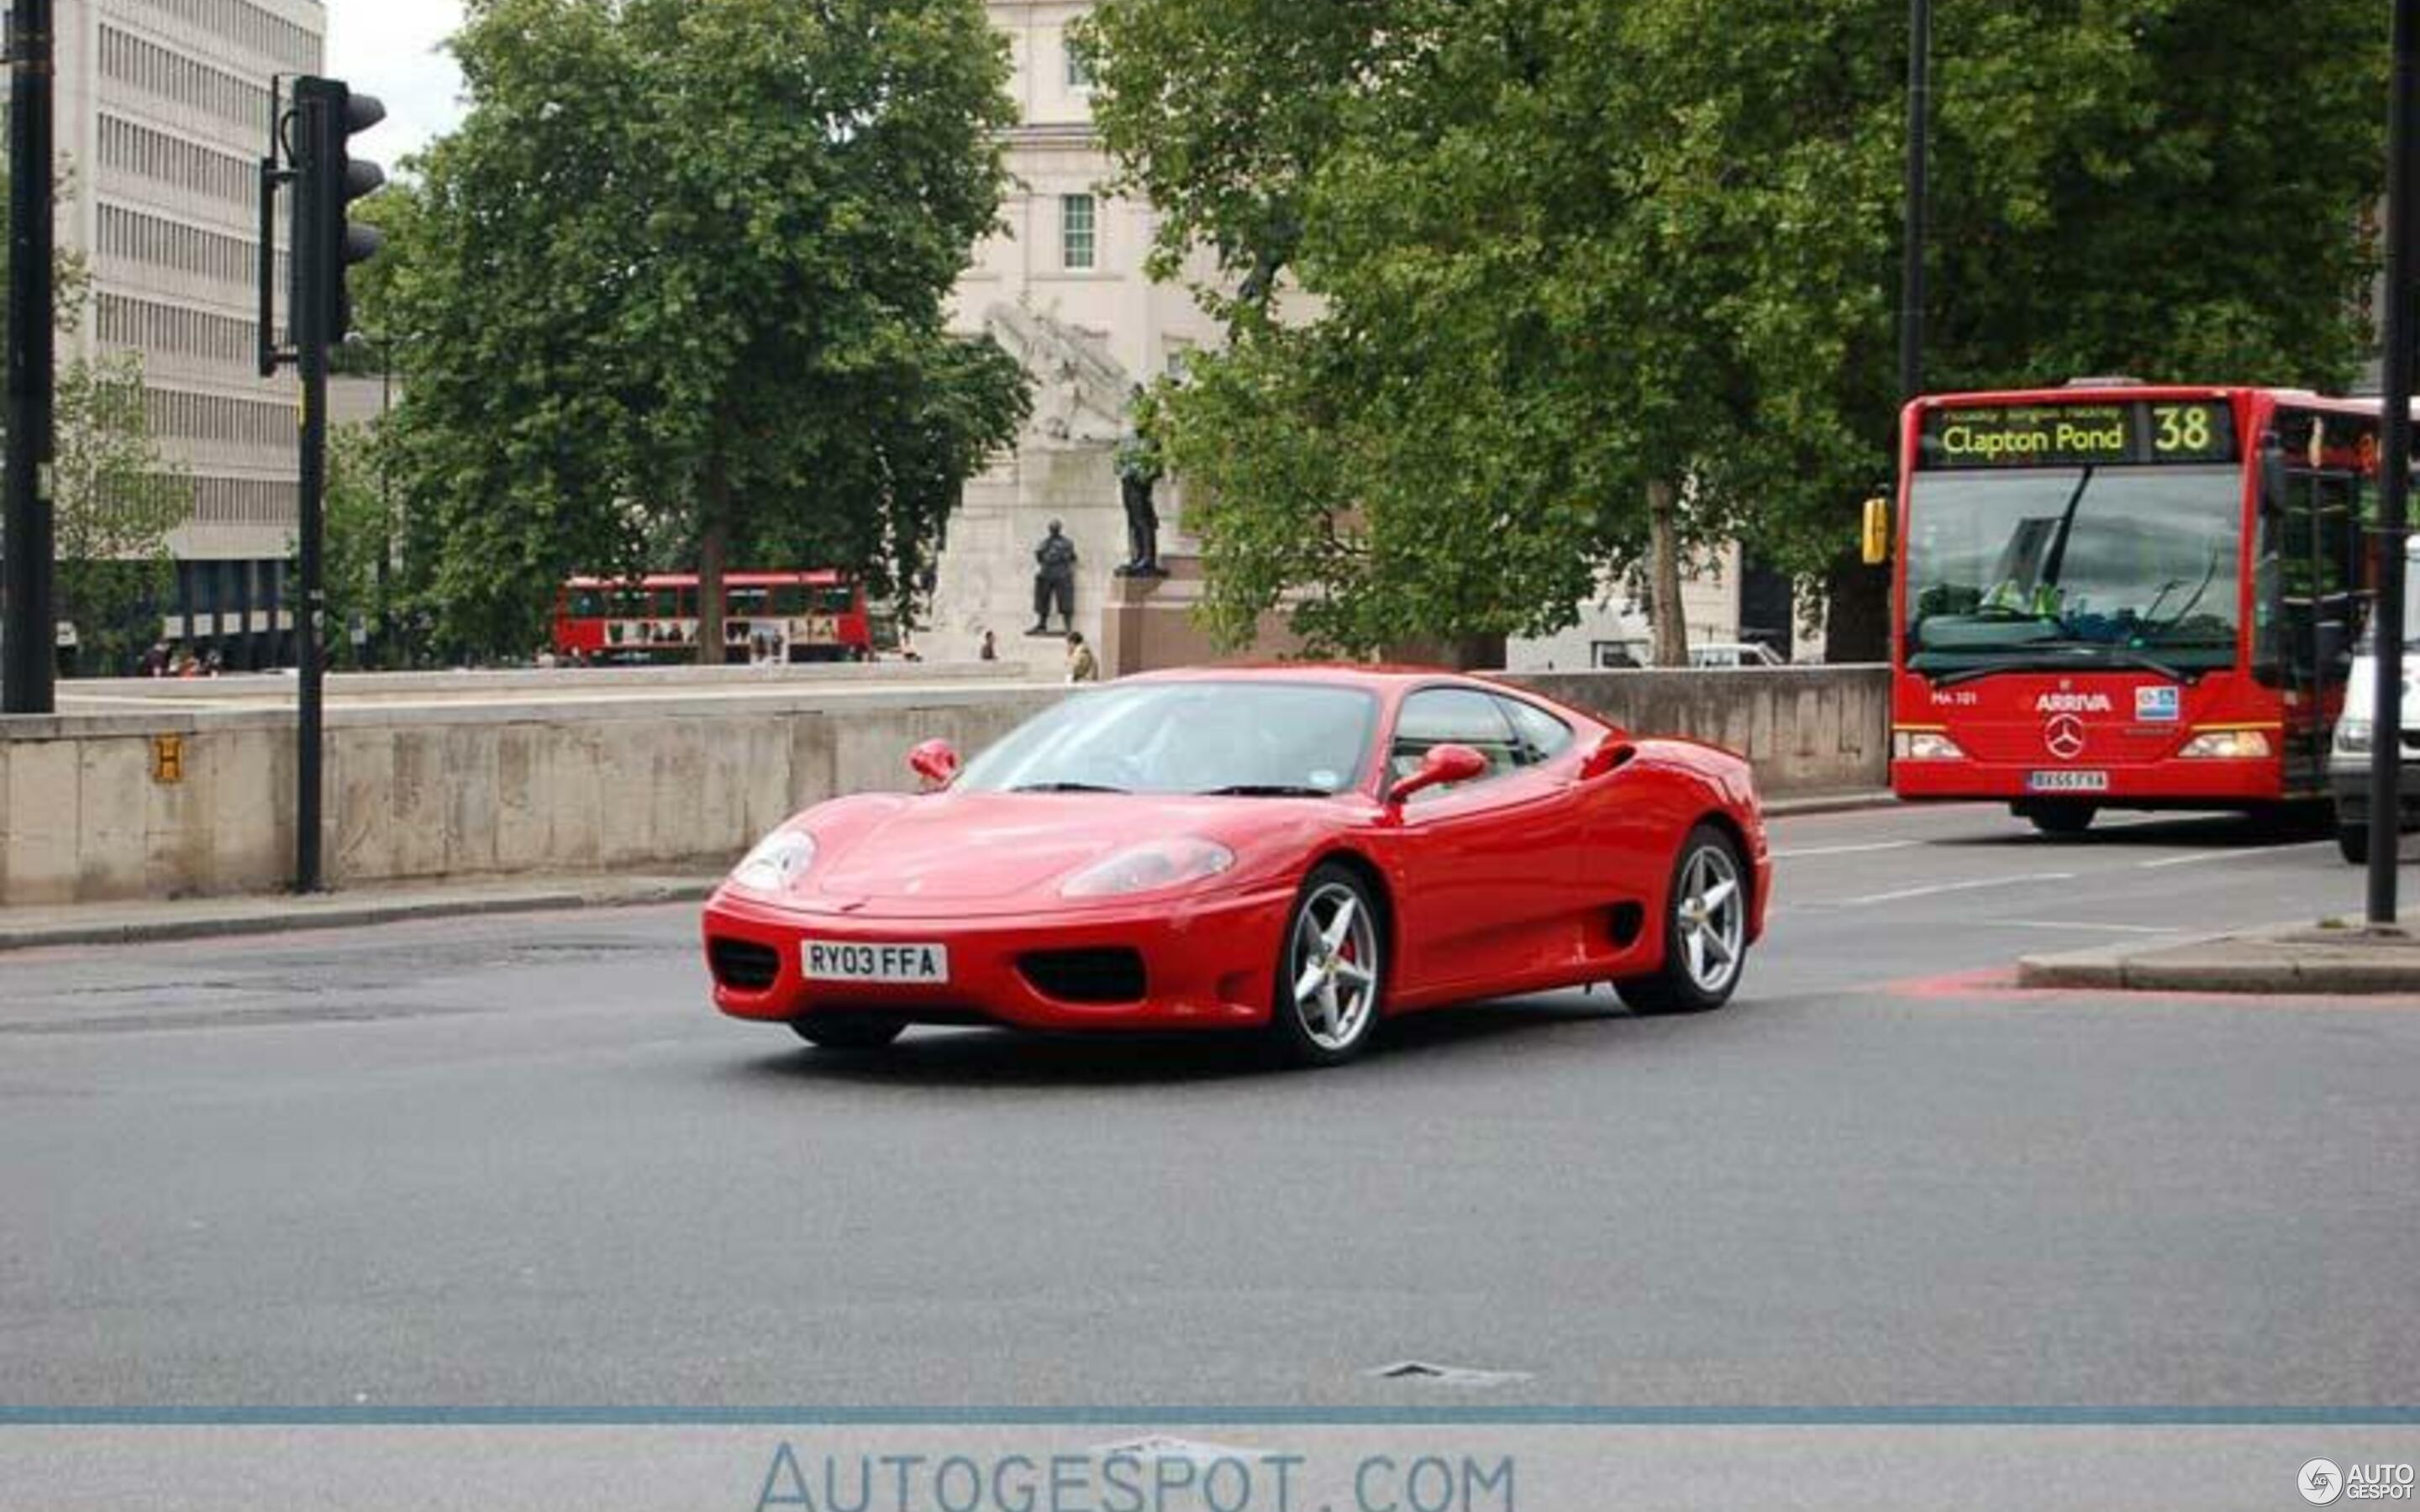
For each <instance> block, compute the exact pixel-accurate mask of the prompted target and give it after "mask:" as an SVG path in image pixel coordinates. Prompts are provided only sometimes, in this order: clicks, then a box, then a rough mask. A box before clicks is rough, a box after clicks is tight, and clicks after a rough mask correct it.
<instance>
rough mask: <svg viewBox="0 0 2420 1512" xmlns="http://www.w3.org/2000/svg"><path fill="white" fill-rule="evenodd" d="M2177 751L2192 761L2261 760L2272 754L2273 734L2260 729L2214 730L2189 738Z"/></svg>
mask: <svg viewBox="0 0 2420 1512" xmlns="http://www.w3.org/2000/svg"><path fill="white" fill-rule="evenodd" d="M2177 754H2178V755H2179V756H2180V757H2182V758H2183V759H2184V760H2186V761H2189V762H2257V761H2261V760H2264V759H2266V758H2267V757H2268V755H2269V754H2270V747H2269V737H2268V736H2267V735H2264V734H2262V733H2260V732H2259V731H2257V730H2213V731H2211V732H2210V733H2207V734H2200V735H2195V736H2194V737H2193V738H2192V739H2191V740H2188V741H2186V742H2185V748H2184V749H2182V750H2180V751H2179V752H2177Z"/></svg>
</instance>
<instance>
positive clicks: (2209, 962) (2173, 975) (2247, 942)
mask: <svg viewBox="0 0 2420 1512" xmlns="http://www.w3.org/2000/svg"><path fill="white" fill-rule="evenodd" d="M2264 944H2266V945H2270V947H2271V953H2270V954H2268V955H2266V956H2264V957H2260V958H2256V959H2250V960H2234V961H2228V960H2220V959H2211V958H2208V957H2203V958H2200V959H2196V958H2195V951H2196V950H2197V949H2211V948H2214V947H2219V946H2229V947H2234V948H2237V949H2242V948H2244V947H2251V948H2253V949H2258V948H2260V947H2261V946H2263V945H2264ZM2336 949H2341V947H2339V948H2336ZM2017 985H2018V986H2019V987H2021V988H2028V989H2037V990H2061V991H2077V990H2092V991H2101V992H2135V993H2159V992H2164V993H2220V994H2232V995H2244V996H2262V995H2268V996H2293V995H2304V996H2347V997H2350V996H2380V995H2414V994H2420V962H2415V961H2411V960H2395V959H2385V960H2361V959H2358V958H2354V959H2348V958H2346V957H2344V956H2341V955H2330V956H2328V957H2325V958H2323V959H2319V960H2305V959H2298V958H2297V955H2296V951H2295V949H2294V947H2293V946H2292V945H2290V944H2288V943H2285V942H2274V943H2272V942H2264V941H2260V940H2258V939H2257V938H2256V939H2247V938H2246V937H2245V936H2243V935H2241V934H2214V935H2210V936H2206V937H2204V938H2201V939H2196V940H2169V941H2164V942H2162V943H2161V944H2159V945H2156V946H2149V947H2145V948H2142V949H2136V950H2128V949H2123V948H2119V949H2109V948H2102V949H2094V950H2078V951H2074V952H2071V953H2070V954H2065V955H2044V956H2026V957H2024V959H2022V960H2020V961H2019V962H2018V963H2017Z"/></svg>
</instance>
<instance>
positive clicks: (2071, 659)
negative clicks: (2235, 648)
mask: <svg viewBox="0 0 2420 1512" xmlns="http://www.w3.org/2000/svg"><path fill="white" fill-rule="evenodd" d="M2091 662H2100V663H2103V664H2106V665H2110V666H2117V667H2133V668H2136V669H2138V670H2140V671H2147V672H2157V673H2159V674H2160V675H2161V676H2162V677H2164V678H2166V679H2168V680H2169V681H2170V682H2172V683H2187V682H2191V681H2193V680H2194V678H2195V676H2196V675H2197V674H2196V673H2194V672H2188V671H2184V670H2182V669H2181V668H2177V667H2171V666H2169V665H2168V664H2167V663H2166V662H2164V661H2162V660H2160V659H2159V658H2158V657H2157V656H2145V655H2144V654H2143V653H2141V652H2139V651H2133V650H2130V649H2128V648H2127V647H2125V646H2104V645H2102V644H2101V643H2099V642H2098V641H2091V640H2086V641H2082V642H2078V643H2073V644H2066V645H2060V644H2051V645H2038V646H2027V647H2026V648H2025V654H2024V656H2010V657H2009V658H2008V659H2006V660H2004V661H1995V662H1993V663H1991V664H1990V665H1988V666H1983V667H1962V668H1960V669H1959V670H1958V671H1954V672H1946V673H1944V674H1943V675H1941V676H1939V677H1936V678H1934V679H1933V680H1932V686H1933V687H1957V686H1958V685H1959V684H1961V683H1974V682H1980V681H1981V680H1982V679H1984V678H1986V677H1997V676H1999V675H2001V674H2002V673H2004V672H2040V671H2068V670H2069V669H2071V668H2072V667H2074V666H2076V665H2077V664H2078V663H2091Z"/></svg>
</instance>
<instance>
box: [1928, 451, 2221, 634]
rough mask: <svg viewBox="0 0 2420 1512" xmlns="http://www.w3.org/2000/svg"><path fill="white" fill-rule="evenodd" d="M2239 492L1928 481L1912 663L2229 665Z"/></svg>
mask: <svg viewBox="0 0 2420 1512" xmlns="http://www.w3.org/2000/svg"><path fill="white" fill-rule="evenodd" d="M2242 488H2243V483H2242V474H2241V473H2240V472H2239V471H2237V470H2235V469H2233V468H2225V467H2162V468H2141V467H2102V468H2090V467H2087V468H2040V469H2025V470H2023V471H1997V472H1932V473H1926V474H1922V475H1920V476H1919V477H1918V478H1917V479H1916V489H1915V493H1914V496H1913V498H1912V500H1911V502H1910V505H1909V511H1908V531H1907V650H1908V665H1909V666H1911V667H1913V668H1915V669H1916V670H1917V671H1958V670H1964V669H1972V670H1976V671H1988V670H1989V669H1991V668H1993V667H1995V666H2000V665H2009V666H2012V667H2013V666H2019V665H2039V664H2040V663H2041V662H2043V661H2044V660H2050V661H2052V662H2054V663H2055V664H2058V665H2066V664H2068V663H2070V662H2073V663H2076V664H2081V665H2092V664H2094V663H2096V662H2101V663H2107V664H2109V665H2112V666H2127V665H2135V666H2140V665H2146V664H2149V663H2157V664H2159V665H2160V666H2162V667H2164V668H2167V669H2173V670H2176V671H2208V670H2210V669H2211V668H2213V667H2226V666H2232V665H2233V664H2234V661H2235V648H2236V640H2237V636H2238V631H2239V628H2240V625H2239V623H2238V622H2239V619H2240V613H2239V603H2240V595H2239V594H2238V589H2237V584H2238V578H2239V574H2240V572H2241V569H2242V549H2243V544H2242V543H2243V529H2242V507H2243V505H2242Z"/></svg>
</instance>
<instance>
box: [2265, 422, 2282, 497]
mask: <svg viewBox="0 0 2420 1512" xmlns="http://www.w3.org/2000/svg"><path fill="white" fill-rule="evenodd" d="M2260 507H2261V508H2262V509H2263V510H2269V511H2275V510H2281V509H2284V508H2285V507H2286V443H2285V442H2284V441H2282V440H2278V439H2277V433H2276V432H2275V431H2271V432H2270V433H2269V434H2268V435H2266V436H2263V437H2262V438H2260Z"/></svg>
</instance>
